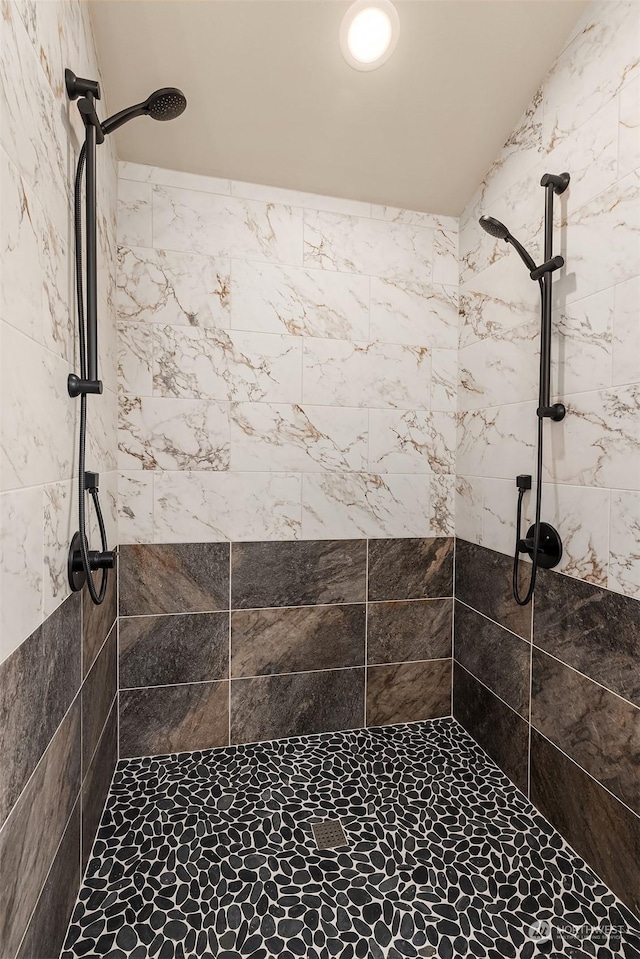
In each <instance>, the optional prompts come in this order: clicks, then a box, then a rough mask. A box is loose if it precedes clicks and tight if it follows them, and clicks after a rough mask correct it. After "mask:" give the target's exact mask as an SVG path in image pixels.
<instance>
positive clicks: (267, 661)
mask: <svg viewBox="0 0 640 959" xmlns="http://www.w3.org/2000/svg"><path fill="white" fill-rule="evenodd" d="M364 642H365V607H364V605H361V604H357V605H352V606H299V607H295V606H294V607H290V606H289V607H286V606H285V607H280V608H278V609H252V610H239V611H236V612H233V613H232V614H231V675H232V676H235V677H239V676H264V675H268V674H272V673H294V672H301V671H304V670H314V669H340V668H341V667H345V666H362V665H364Z"/></svg>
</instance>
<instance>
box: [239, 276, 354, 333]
mask: <svg viewBox="0 0 640 959" xmlns="http://www.w3.org/2000/svg"><path fill="white" fill-rule="evenodd" d="M231 289H232V294H231V296H232V310H231V324H230V325H231V326H232V327H233V328H234V329H240V330H252V331H255V332H260V333H291V334H294V335H305V336H327V337H333V338H337V339H354V340H366V339H368V337H369V278H368V277H366V276H356V275H355V274H353V273H332V272H329V271H326V270H305V269H303V268H302V267H293V266H278V265H275V264H273V263H252V262H249V261H243V260H234V261H233V265H232V276H231Z"/></svg>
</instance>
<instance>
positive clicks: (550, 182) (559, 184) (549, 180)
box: [540, 173, 571, 196]
mask: <svg viewBox="0 0 640 959" xmlns="http://www.w3.org/2000/svg"><path fill="white" fill-rule="evenodd" d="M570 182H571V176H570V174H568V173H545V174H543V176H542V179H541V180H540V186H552V187H553V192H554V193H555V194H556V196H560V195H561V194H562V193H564V191H565V190H566V189H567V187H568V186H569V183H570Z"/></svg>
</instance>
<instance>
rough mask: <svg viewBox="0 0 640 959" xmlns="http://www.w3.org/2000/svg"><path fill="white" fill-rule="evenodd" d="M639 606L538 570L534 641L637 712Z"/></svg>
mask: <svg viewBox="0 0 640 959" xmlns="http://www.w3.org/2000/svg"><path fill="white" fill-rule="evenodd" d="M639 637H640V602H638V600H637V599H631V598H630V597H629V596H621V595H620V594H619V593H612V592H611V591H610V590H608V589H601V588H600V587H599V586H592V585H591V584H590V583H583V582H581V580H579V579H572V578H571V577H570V576H563V575H562V574H561V573H556V572H554V571H553V570H542V571H541V573H540V577H539V579H538V584H537V587H536V604H535V614H534V617H533V641H534V643H535V644H536V646H540V647H541V648H542V649H546V651H547V652H549V653H552V655H553V656H556V657H557V658H558V659H561V660H562V661H563V662H565V663H568V664H569V666H574V667H575V668H576V669H579V670H580V672H581V673H586V675H587V676H590V677H591V678H592V679H595V680H596V681H597V682H599V683H602V685H603V686H608V688H609V689H612V690H613V691H614V692H615V693H618V694H619V695H620V696H624V698H625V699H629V700H631V702H633V703H635V704H636V706H640V639H639Z"/></svg>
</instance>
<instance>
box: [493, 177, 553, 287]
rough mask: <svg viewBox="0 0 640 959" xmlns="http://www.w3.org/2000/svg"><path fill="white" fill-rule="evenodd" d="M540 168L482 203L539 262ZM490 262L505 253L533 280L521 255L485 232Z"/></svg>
mask: <svg viewBox="0 0 640 959" xmlns="http://www.w3.org/2000/svg"><path fill="white" fill-rule="evenodd" d="M539 184H540V173H539V170H537V169H535V170H532V171H531V172H530V173H529V174H527V176H525V177H523V178H522V179H521V180H516V182H515V183H512V184H511V186H509V187H507V189H506V190H504V192H502V193H501V194H500V195H499V196H496V197H494V198H493V199H492V200H491V204H490V205H489V204H487V203H486V202H485V203H483V205H482V208H481V210H480V213H481V214H485V215H488V216H492V217H495V219H497V220H500V221H501V222H502V223H504V224H505V225H506V226H507V227H508V229H509V231H510V232H511V234H512V235H513V236H515V237H517V238H518V240H519V241H520V242H521V243H522V244H523V245H524V246H525V247H526V249H527V250H528V252H529V253H530V255H531V256H532V257H533V259H534V260H535V261H536V263H541V262H542V249H543V225H544V192H543V191H542V189H541V188H540V185H539ZM485 243H486V249H487V265H488V266H491V264H492V263H495V262H496V261H497V260H499V259H501V258H502V257H505V258H507V259H508V260H510V262H511V269H512V270H514V271H518V272H519V273H520V275H521V276H522V278H523V280H526V281H527V282H528V283H530V284H531V285H532V286H534V285H536V284H534V283H533V281H532V280H531V278H530V277H529V274H528V272H527V269H526V267H525V266H524V264H523V263H522V261H521V260H520V257H519V256H518V254H517V253H516V251H515V250H514V248H513V247H512V246H511V244H510V243H506V242H505V241H504V240H499V239H496V238H494V237H492V236H489V234H486V233H485Z"/></svg>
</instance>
